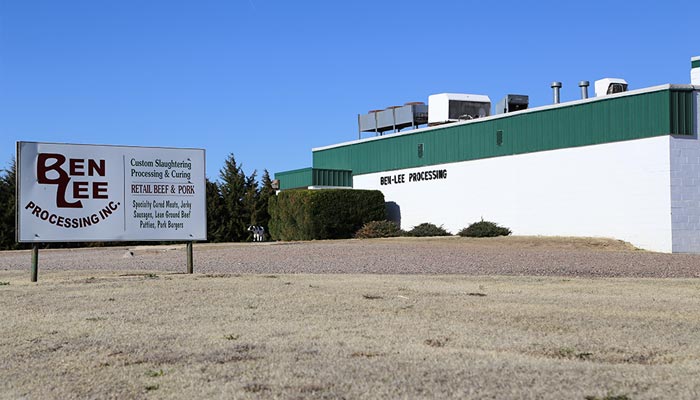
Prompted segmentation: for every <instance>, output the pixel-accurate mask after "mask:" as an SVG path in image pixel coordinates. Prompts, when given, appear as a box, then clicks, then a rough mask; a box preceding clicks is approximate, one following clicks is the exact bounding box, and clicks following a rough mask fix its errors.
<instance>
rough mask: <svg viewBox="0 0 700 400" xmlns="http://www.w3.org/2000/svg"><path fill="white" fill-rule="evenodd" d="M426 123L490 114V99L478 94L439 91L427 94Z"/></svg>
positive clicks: (436, 123)
mask: <svg viewBox="0 0 700 400" xmlns="http://www.w3.org/2000/svg"><path fill="white" fill-rule="evenodd" d="M428 108H429V110H430V113H429V114H428V125H439V124H444V123H448V122H456V121H466V120H470V119H475V118H483V117H488V116H489V115H491V99H489V96H484V95H480V94H461V93H440V94H433V95H430V96H428Z"/></svg>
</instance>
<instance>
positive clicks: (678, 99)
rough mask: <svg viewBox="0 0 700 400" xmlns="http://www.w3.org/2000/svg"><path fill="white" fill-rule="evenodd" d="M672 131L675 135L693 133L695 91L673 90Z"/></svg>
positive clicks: (671, 108) (671, 104)
mask: <svg viewBox="0 0 700 400" xmlns="http://www.w3.org/2000/svg"><path fill="white" fill-rule="evenodd" d="M669 110H670V116H671V131H670V133H671V134H673V135H692V134H693V115H694V114H695V113H694V111H695V110H694V109H693V92H691V91H685V92H682V91H671V101H670V108H669Z"/></svg>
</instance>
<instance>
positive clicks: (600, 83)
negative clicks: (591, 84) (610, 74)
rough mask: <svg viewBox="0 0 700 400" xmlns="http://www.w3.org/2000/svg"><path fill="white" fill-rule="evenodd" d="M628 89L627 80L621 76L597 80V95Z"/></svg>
mask: <svg viewBox="0 0 700 400" xmlns="http://www.w3.org/2000/svg"><path fill="white" fill-rule="evenodd" d="M626 91H627V81H626V80H624V79H620V78H603V79H598V80H597V81H595V95H596V97H600V96H606V95H609V94H615V93H622V92H626Z"/></svg>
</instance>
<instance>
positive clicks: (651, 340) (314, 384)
mask: <svg viewBox="0 0 700 400" xmlns="http://www.w3.org/2000/svg"><path fill="white" fill-rule="evenodd" d="M274 276H275V279H271V277H272V275H239V276H236V275H232V274H218V275H197V274H195V275H193V276H188V275H183V274H164V273H162V272H159V273H158V275H157V277H158V278H153V277H150V276H149V275H148V273H133V274H131V273H129V274H126V273H124V272H121V271H120V272H114V273H109V272H101V271H100V272H95V271H84V272H45V273H43V274H42V276H41V281H40V282H39V283H38V284H31V283H29V282H28V280H27V274H26V271H21V272H17V271H9V272H8V271H2V272H0V281H3V282H9V283H10V284H9V285H3V286H0V321H1V325H0V332H1V334H0V398H25V397H26V398H61V399H63V398H145V397H149V398H151V397H153V398H244V399H245V398H261V397H262V398H319V399H321V398H533V399H534V398H537V399H562V398H567V399H571V398H573V399H583V398H585V397H586V396H589V397H590V398H606V396H610V397H609V398H615V397H611V396H629V398H630V399H635V400H638V399H651V398H674V399H691V398H697V394H698V393H699V392H700V378H698V377H699V376H700V340H699V336H698V332H700V289H699V287H700V286H698V282H697V280H693V279H665V280H663V279H631V278H629V279H628V278H625V279H577V278H571V279H562V278H548V277H536V278H535V277H466V276H415V275H401V276H397V275H331V274H328V275H284V274H276V275H274ZM477 293H478V294H479V295H475V294H477ZM482 294H483V295H485V296H482Z"/></svg>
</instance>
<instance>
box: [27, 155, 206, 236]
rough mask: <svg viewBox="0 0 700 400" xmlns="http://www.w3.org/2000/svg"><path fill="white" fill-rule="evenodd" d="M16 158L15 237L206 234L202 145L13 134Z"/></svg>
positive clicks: (204, 164)
mask: <svg viewBox="0 0 700 400" xmlns="http://www.w3.org/2000/svg"><path fill="white" fill-rule="evenodd" d="M45 150H46V151H45ZM127 157H129V158H127ZM118 158H120V159H119V162H116V161H115V160H116V159H118ZM161 159H163V160H165V161H162V160H161ZM127 160H129V164H130V165H127ZM16 162H17V175H16V195H15V199H16V213H15V224H16V225H15V226H16V240H17V242H19V243H44V242H47V243H48V242H120V241H138V242H158V241H187V242H193V241H206V240H207V201H206V150H205V149H199V148H177V147H147V146H123V145H103V144H77V143H52V142H33V141H18V142H17V153H16ZM197 164H200V165H197ZM166 171H168V172H167V173H166ZM128 173H129V174H128ZM135 175H136V176H135ZM74 178H75V179H74ZM145 178H148V179H145ZM27 185H28V186H29V188H28V187H27ZM32 196H33V197H32ZM135 198H138V199H142V200H139V204H140V205H141V208H144V209H146V208H147V209H148V210H147V211H146V212H140V213H137V211H136V210H135V209H138V208H139V207H138V205H137V201H136V199H135ZM53 199H55V203H54V202H53V201H52V200H53ZM39 201H41V203H39ZM157 208H158V209H160V210H156V209H157ZM37 209H39V211H37ZM76 210H78V211H76ZM81 212H82V214H81ZM137 216H139V217H140V218H141V219H140V220H138V222H137V219H138V218H139V217H137ZM166 216H167V217H166ZM115 217H121V218H122V220H121V221H119V222H121V224H120V225H121V228H122V229H121V230H119V229H116V228H115V226H116V225H117V222H115V221H116V220H117V218H115ZM139 224H140V228H139V227H138V226H139ZM37 227H39V228H37Z"/></svg>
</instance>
